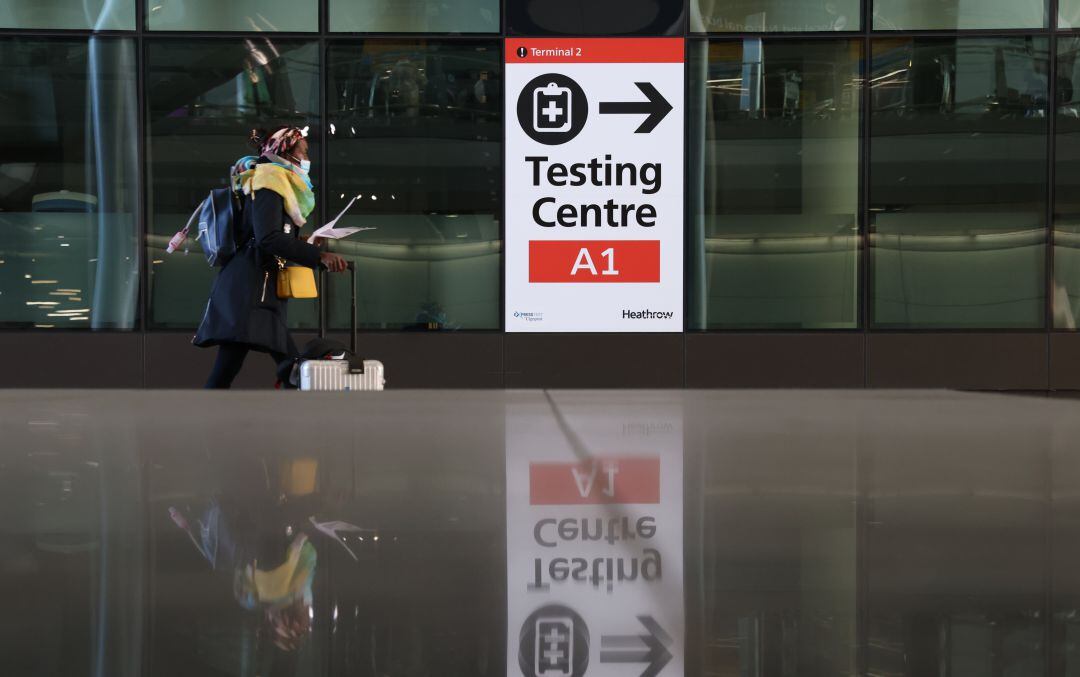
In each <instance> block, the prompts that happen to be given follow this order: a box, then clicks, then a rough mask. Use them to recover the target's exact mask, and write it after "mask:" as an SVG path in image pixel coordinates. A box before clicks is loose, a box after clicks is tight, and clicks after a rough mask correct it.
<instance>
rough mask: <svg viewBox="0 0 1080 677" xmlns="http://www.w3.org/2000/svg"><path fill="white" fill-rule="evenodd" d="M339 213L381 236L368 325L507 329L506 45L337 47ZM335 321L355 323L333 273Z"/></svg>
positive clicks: (368, 292)
mask: <svg viewBox="0 0 1080 677" xmlns="http://www.w3.org/2000/svg"><path fill="white" fill-rule="evenodd" d="M329 53H330V56H329V68H330V111H329V123H330V137H329V138H330V142H329V144H330V147H329V148H328V152H329V156H328V157H329V163H330V164H329V174H330V177H329V178H330V181H329V189H328V191H327V192H328V194H329V196H330V197H329V202H328V203H327V208H328V210H329V213H331V214H336V213H337V212H338V211H340V210H341V209H342V208H343V207H344V206H345V204H346V202H347V201H348V200H349V199H351V198H352V197H353V196H356V195H359V196H361V197H360V199H359V200H358V201H357V202H356V204H355V205H354V206H353V208H352V209H351V211H349V213H348V214H347V215H346V216H345V217H344V218H343V219H342V221H341V223H342V225H347V226H374V227H375V228H376V230H373V231H369V232H365V233H361V234H359V235H354V236H352V237H351V238H349V239H348V240H343V241H339V242H337V243H335V249H336V250H337V251H339V252H340V253H342V254H344V255H346V256H347V257H350V258H352V259H354V260H355V261H356V262H357V277H358V279H359V285H358V286H359V298H358V315H359V321H360V325H361V326H362V327H367V328H377V329H416V330H427V329H498V327H499V323H500V293H499V289H500V278H501V273H500V259H501V252H502V240H501V235H500V230H501V229H500V224H499V218H500V213H501V186H502V108H501V106H502V91H501V89H502V80H501V54H500V53H499V45H498V43H496V42H471V41H469V42H463V41H460V40H456V41H452V42H433V41H381V40H368V41H363V42H360V43H355V44H349V45H334V46H332V47H331V48H330V52H329ZM331 279H332V282H333V284H334V285H336V286H334V287H333V292H334V293H333V305H332V307H331V311H332V314H331V323H332V324H335V325H337V326H345V325H347V323H348V314H347V313H348V294H347V292H346V288H345V287H343V286H341V285H344V284H346V281H347V280H348V277H347V276H344V275H338V276H332V278H331Z"/></svg>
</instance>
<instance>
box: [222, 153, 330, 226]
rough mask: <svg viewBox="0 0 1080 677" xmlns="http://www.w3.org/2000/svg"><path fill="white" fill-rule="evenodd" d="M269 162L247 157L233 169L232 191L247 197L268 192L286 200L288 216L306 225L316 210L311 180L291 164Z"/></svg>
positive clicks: (281, 161)
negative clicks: (266, 190) (264, 190)
mask: <svg viewBox="0 0 1080 677" xmlns="http://www.w3.org/2000/svg"><path fill="white" fill-rule="evenodd" d="M267 159H268V160H270V162H259V158H258V157H256V156H254V155H248V156H245V157H242V158H240V159H239V160H237V161H236V164H235V165H233V169H232V182H233V184H232V187H233V190H235V191H237V192H242V193H243V194H244V195H253V194H254V193H255V191H257V190H261V189H263V188H267V189H269V190H272V191H274V192H275V193H277V194H278V195H280V196H281V197H282V199H283V200H285V213H286V214H288V215H289V218H290V219H291V220H292V222H293V223H294V224H296V225H297V226H302V225H304V224H305V223H307V217H308V215H309V214H311V212H312V210H314V209H315V194H314V193H313V192H312V191H311V179H309V178H308V177H307V175H306V174H304V173H303V172H300V171H298V170H297V169H296V167H295V166H294V165H292V164H291V163H288V162H286V161H285V160H282V159H281V158H280V157H277V156H274V155H270V154H268V155H267Z"/></svg>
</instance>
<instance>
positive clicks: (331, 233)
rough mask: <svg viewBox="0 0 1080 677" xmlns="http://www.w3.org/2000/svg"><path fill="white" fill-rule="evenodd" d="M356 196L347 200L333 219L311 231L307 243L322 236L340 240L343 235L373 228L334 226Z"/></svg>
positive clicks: (354, 200)
mask: <svg viewBox="0 0 1080 677" xmlns="http://www.w3.org/2000/svg"><path fill="white" fill-rule="evenodd" d="M358 197H360V196H359V195H357V196H356V197H354V198H353V199H351V200H349V204H347V205H345V209H342V210H341V211H340V212H339V213H338V215H337V216H335V217H334V218H333V219H331V220H330V221H329V222H328V223H327V224H326V225H325V226H323V227H322V228H319V229H318V230H316V231H315V232H314V233H312V234H311V237H309V238H308V242H309V243H314V242H315V238H319V237H324V238H326V239H328V240H340V239H341V238H343V237H349V236H350V235H352V234H353V233H359V232H360V231H362V230H375V227H374V226H368V227H365V228H351V227H343V228H337V227H336V226H337V222H338V220H339V219H341V217H342V216H345V212H347V211H349V207H352V206H353V203H354V202H356V198H358Z"/></svg>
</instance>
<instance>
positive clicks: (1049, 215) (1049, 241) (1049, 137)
mask: <svg viewBox="0 0 1080 677" xmlns="http://www.w3.org/2000/svg"><path fill="white" fill-rule="evenodd" d="M1050 8H1051V16H1052V17H1056V16H1057V0H1051V1H1050ZM1057 42H1058V39H1057V37H1055V36H1053V35H1051V36H1049V44H1048V45H1047V47H1048V56H1047V59H1048V61H1049V63H1048V64H1047V76H1046V88H1047V98H1046V224H1045V228H1046V270H1045V271H1044V273H1043V276H1044V282H1045V285H1044V289H1045V295H1046V298H1045V311H1046V318H1045V323H1046V326H1045V330H1046V331H1047V333H1048V334H1047V341H1049V332H1051V331H1053V329H1054V213H1055V209H1054V202H1055V200H1056V190H1055V188H1056V187H1055V186H1054V182H1055V175H1056V172H1055V166H1054V165H1055V161H1056V156H1057V53H1058V52H1057ZM1046 359H1047V365H1046V366H1047V372H1046V373H1047V375H1048V376H1049V374H1050V351H1049V350H1047V351H1046Z"/></svg>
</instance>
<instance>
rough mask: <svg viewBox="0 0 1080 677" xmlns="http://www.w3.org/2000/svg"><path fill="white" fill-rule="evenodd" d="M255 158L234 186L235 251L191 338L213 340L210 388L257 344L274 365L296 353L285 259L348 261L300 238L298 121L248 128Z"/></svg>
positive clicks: (309, 202)
mask: <svg viewBox="0 0 1080 677" xmlns="http://www.w3.org/2000/svg"><path fill="white" fill-rule="evenodd" d="M249 140H250V142H251V143H252V145H253V146H254V147H255V148H256V149H257V151H258V153H259V154H258V155H257V156H254V155H252V156H247V157H243V158H240V160H238V161H237V163H236V165H235V166H234V168H233V172H232V177H233V178H232V181H233V190H234V191H236V192H237V194H239V195H241V196H242V199H243V202H244V206H243V218H242V219H241V223H240V224H238V226H239V227H238V228H237V231H236V232H235V233H234V235H235V238H236V245H237V251H236V255H235V256H233V257H232V258H231V259H230V260H229V261H228V263H226V264H225V266H224V267H223V268H222V269H221V272H220V273H218V276H217V279H216V280H214V286H213V288H212V289H211V291H210V300H209V302H208V303H207V304H206V312H205V314H204V315H203V319H202V323H201V324H200V325H199V330H198V332H197V333H196V334H195V338H194V340H193V341H192V342H193V343H194V344H195V345H197V346H199V347H204V348H205V347H209V346H218V354H217V360H216V361H215V362H214V368H213V370H212V371H211V372H210V377H209V379H207V381H206V387H207V388H229V387H230V386H231V385H232V382H233V379H235V378H236V375H237V374H239V373H240V368H241V367H242V366H243V365H244V358H246V357H247V354H248V352H250V351H252V350H255V351H258V352H264V353H267V354H269V355H270V357H271V358H272V359H273V360H274V364H275V368H276V367H277V366H279V365H280V364H281V363H282V362H284V361H285V360H288V359H290V358H292V357H295V356H296V354H297V350H296V345H295V344H294V343H293V340H292V337H291V336H290V335H289V324H288V317H287V314H286V311H287V299H282V298H278V295H277V276H278V274H279V271H280V270H281V266H282V265H284V263H285V262H289V263H293V264H297V265H301V266H307V267H309V268H317V267H319V266H322V267H325V268H326V269H327V270H329V271H331V272H335V273H336V272H341V271H343V270H345V265H346V263H345V259H343V258H341V257H340V256H338V255H337V254H331V253H329V252H323V251H322V250H320V249H319V247H318V246H316V245H314V244H308V243H307V242H305V241H304V240H302V239H300V229H301V227H302V226H303V225H304V224H305V223H306V220H307V217H308V215H310V214H311V211H312V210H313V209H314V208H315V196H314V194H313V193H312V190H311V180H310V179H309V178H308V169H309V167H310V166H311V162H310V160H309V159H308V143H307V139H306V138H304V133H303V131H301V130H300V129H298V128H296V127H286V126H283V127H278V128H276V129H274V130H273V131H272V132H269V133H267V132H265V131H263V130H255V131H252V133H251V136H250V138H249Z"/></svg>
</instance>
